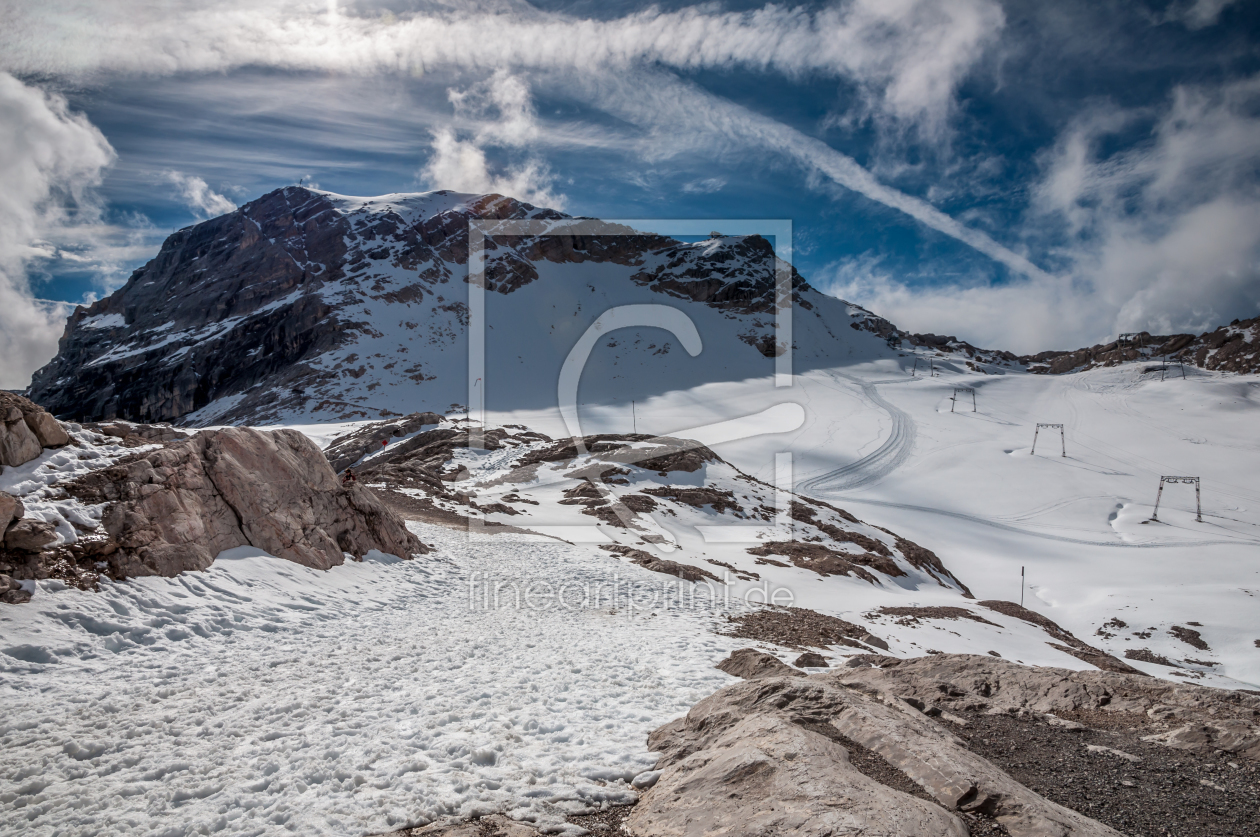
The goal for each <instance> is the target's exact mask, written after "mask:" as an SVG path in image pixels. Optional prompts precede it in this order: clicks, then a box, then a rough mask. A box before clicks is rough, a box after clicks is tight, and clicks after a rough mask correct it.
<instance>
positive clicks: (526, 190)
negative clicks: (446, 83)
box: [420, 128, 565, 209]
mask: <svg viewBox="0 0 1260 837" xmlns="http://www.w3.org/2000/svg"><path fill="white" fill-rule="evenodd" d="M420 177H421V179H422V180H423V181H424V183H425V185H427V186H428V187H429V188H432V189H452V190H454V191H456V192H472V193H474V194H485V193H488V192H496V193H498V194H500V195H509V196H511V197H515V198H520V199H521V200H524V201H527V202H529V203H532V204H535V205H537V206H546V207H550V208H552V209H560V208H563V206H564V203H565V196H564V195H560V194H555V193H553V192H552V181H553V178H552V175H551V172H550V170H549V169H548V168H547V167H546V165H545V164H543V163H541V162H540V161H538V160H529V161H526V162H525V163H523V164H521V165H518V166H514V167H509V168H507V169H506V170H505V171H503V172H502V173H494V172H492V171H491V169H490V164H489V162H488V161H487V160H486V152H485V151H483V150H482V149H481V147H480V146H479V145H477V143H476V142H474V141H473V140H461V139H458V138H457V137H456V136H455V132H454V131H453V130H451V129H449V128H441V129H438V131H437V132H436V133H434V135H433V153H432V155H431V156H430V157H429V161H428V162H427V163H426V164H425V165H424V168H422V169H421V170H420Z"/></svg>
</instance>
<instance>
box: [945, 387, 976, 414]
mask: <svg viewBox="0 0 1260 837" xmlns="http://www.w3.org/2000/svg"><path fill="white" fill-rule="evenodd" d="M960 392H962V393H967V392H969V393H971V412H973V413H974V412H975V411H976V390H975V387H954V394H953V395H951V396H950V397H949V411H950V412H951V413H952V412H954V404H955V403H956V402H957V401H958V393H960Z"/></svg>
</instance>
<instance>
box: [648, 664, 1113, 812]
mask: <svg viewBox="0 0 1260 837" xmlns="http://www.w3.org/2000/svg"><path fill="white" fill-rule="evenodd" d="M835 680H836V677H835V675H832V674H819V675H814V676H811V677H806V678H788V677H771V678H764V679H758V680H751V681H747V682H744V683H736V684H733V685H731V686H728V687H726V688H724V689H722V690H720V691H718V692H717V693H715V694H713V695H711V696H710V697H708V698H705V699H704V700H702V701H700V702H699V703H697V704H696V705H695V706H694V707H692V709H691V711H690V712H688V713H687V715H686V717H685V718H682V719H680V720H678V721H673V722H671V723H669V724H666V725H665V726H663V727H661V728H660V729H658V730H656V731H655V732H654V733H652V735H651V736H650V737H649V739H648V746H649V748H650V749H652V750H655V751H658V752H660V753H662V758H661V761H660V763H658V765H657V768H658V769H662V770H663V772H662V774H661V777H660V779H659V780H658V781H657V783H656V785H655V786H654V787H652V789H651V790H649V791H647V793H645V794H644V795H643V797H642V798H641V799H640V801H639V804H638V805H637V806H636V808H635V810H634V812H633V813H632V814H631V815H630V819H629V824H630V829H631V831H632V833H635V834H651V835H661V837H665V835H671V836H672V835H677V836H678V837H683V835H701V834H714V835H716V834H721V835H723V837H739V836H740V835H748V836H749V837H752V835H764V834H787V833H790V834H798V835H819V837H822V835H833V834H864V835H890V837H891V835H909V834H914V835H918V834H933V835H935V834H940V835H950V834H956V835H960V837H961V835H965V834H967V833H968V832H967V828H966V826H965V825H964V824H963V823H962V821H961V820H960V819H958V817H956V816H955V814H954V812H978V813H983V814H985V815H987V816H990V817H993V818H995V819H996V820H997V821H998V822H999V823H1000V824H1001V825H1002V826H1004V827H1005V828H1006V830H1007V832H1008V833H1009V834H1010V835H1012V837H1078V836H1079V837H1083V836H1084V835H1091V837H1119V832H1117V831H1115V830H1113V829H1111V828H1109V827H1107V826H1105V825H1103V824H1102V823H1099V822H1097V821H1095V820H1092V819H1090V818H1089V817H1086V816H1084V815H1082V814H1078V813H1077V812H1075V811H1072V810H1069V809H1067V808H1064V807H1063V806H1061V805H1057V804H1055V803H1053V802H1051V801H1049V800H1048V799H1045V798H1044V797H1042V796H1040V795H1039V794H1037V793H1035V792H1033V791H1032V790H1030V789H1028V788H1027V787H1025V786H1024V785H1022V784H1020V783H1019V782H1017V781H1016V780H1015V779H1013V778H1011V777H1010V776H1009V775H1008V774H1006V773H1005V772H1004V771H1002V770H1001V769H999V768H997V767H996V766H994V765H993V764H992V763H990V762H988V761H987V760H985V759H984V758H983V757H981V756H979V755H977V754H975V753H973V752H972V751H970V750H968V749H967V748H966V747H965V746H963V743H962V742H961V741H960V740H959V739H958V738H957V737H955V736H954V735H953V734H952V733H950V732H949V731H948V730H946V729H944V728H943V727H941V726H940V725H938V724H937V723H935V722H934V721H932V719H930V718H929V717H927V716H926V715H924V714H922V713H921V712H918V711H917V710H915V709H913V708H911V707H910V706H909V705H908V704H906V703H904V702H903V701H901V700H898V699H895V698H894V699H891V700H885V699H884V697H883V696H882V695H880V694H878V693H874V694H872V693H871V692H868V691H863V690H860V689H855V688H846V687H844V686H842V685H840V684H839V683H836V682H835ZM858 746H860V747H863V748H865V749H866V750H870V751H872V752H874V753H876V754H878V755H879V756H881V757H882V758H883V760H884V761H886V762H887V763H888V764H889V765H891V766H892V767H893V768H896V769H897V770H900V771H901V772H902V773H904V774H905V775H906V776H907V777H909V779H910V780H912V781H913V782H914V783H915V784H917V785H918V786H919V787H920V788H921V789H922V790H923V791H925V792H926V793H927V794H928V795H929V796H931V798H932V799H934V800H935V803H936V804H933V803H932V802H929V801H927V800H924V799H919V798H916V797H914V796H911V795H910V794H908V793H905V792H902V791H900V790H896V789H894V788H892V787H890V786H888V785H885V784H883V783H881V782H880V781H878V780H877V779H876V778H872V777H869V776H867V775H866V774H865V773H863V772H862V771H860V770H858V769H857V768H855V767H854V766H853V764H852V761H851V760H850V757H849V749H848V748H849V747H858Z"/></svg>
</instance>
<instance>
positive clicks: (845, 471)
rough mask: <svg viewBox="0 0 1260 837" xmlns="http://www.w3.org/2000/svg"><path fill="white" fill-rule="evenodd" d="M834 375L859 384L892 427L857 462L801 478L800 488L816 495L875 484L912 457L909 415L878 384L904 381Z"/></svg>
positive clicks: (832, 372)
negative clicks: (873, 449) (881, 440)
mask: <svg viewBox="0 0 1260 837" xmlns="http://www.w3.org/2000/svg"><path fill="white" fill-rule="evenodd" d="M826 374H828V375H830V376H831V377H832V378H843V379H845V380H846V381H849V382H851V383H854V384H857V386H858V387H860V388H861V390H862V395H863V396H865V397H866V398H867V399H868V400H869V401H870V402H871V403H872V404H874V405H875V406H876V407H878V408H879V409H881V410H883V411H884V412H886V413H888V417H889V418H890V419H891V420H892V429H891V430H890V431H889V434H888V438H887V439H885V440H884V443H883V444H882V445H880V446H879V447H878V448H877V449H876V450H875V451H874V452H873V453H871V454H869V455H868V456H864V457H862V458H861V459H859V460H857V461H856V462H851V463H850V464H848V465H845V466H843V467H841V468H837V469H835V470H834V471H829V472H827V473H825V474H822V475H820V476H817V477H812V478H810V479H806V480H802V481H801V482H800V483H798V484H797V490H798V491H801V492H803V493H805V494H810V495H815V496H827V495H830V494H834V493H836V492H840V491H849V490H851V489H854V488H861V487H863V486H868V485H873V484H875V483H877V482H879V481H880V480H882V479H883V478H884V477H886V476H888V475H889V474H891V473H892V472H893V471H895V470H897V468H899V467H901V465H902V464H903V463H904V462H905V461H906V460H907V459H909V458H910V453H911V451H913V450H914V437H915V426H914V419H913V418H911V416H910V414H909V413H907V412H906V411H905V410H902V409H901V408H900V407H897V406H896V405H894V404H890V403H889V402H888V401H887V400H886V399H885V398H884V397H883V396H882V395H880V394H879V390H877V389H876V388H875V387H876V386H877V385H879V384H886V383H904V382H903V381H864V380H862V379H861V378H858V377H856V376H853V375H846V374H845V373H843V372H838V371H836V370H834V369H832V370H828V371H827V373H826Z"/></svg>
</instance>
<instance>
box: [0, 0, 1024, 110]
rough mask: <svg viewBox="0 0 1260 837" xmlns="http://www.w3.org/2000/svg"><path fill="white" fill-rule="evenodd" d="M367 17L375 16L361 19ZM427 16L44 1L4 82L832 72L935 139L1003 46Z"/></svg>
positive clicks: (22, 28)
mask: <svg viewBox="0 0 1260 837" xmlns="http://www.w3.org/2000/svg"><path fill="white" fill-rule="evenodd" d="M364 7H365V8H370V7H368V6H366V5H365V6H364ZM486 8H487V7H485V6H480V7H477V6H474V7H472V8H471V9H461V8H451V7H450V6H436V7H434V6H430V7H429V8H428V9H426V10H421V11H415V12H411V13H408V14H406V15H398V16H395V15H394V14H391V13H384V12H382V13H371V14H369V13H359V14H352V13H349V12H348V11H346V10H342V11H341V12H338V11H337V4H336V3H335V2H333V3H331V4H330V3H328V2H324V1H323V0H320V2H315V1H314V0H224V2H217V3H213V4H212V3H206V2H199V3H191V4H189V3H186V4H178V5H173V4H165V3H162V4H155V3H152V2H148V0H109V2H96V3H91V2H83V1H82V0H76V2H73V3H70V2H68V0H47V1H46V2H42V3H28V4H20V5H18V6H16V7H13V8H11V9H10V10H9V12H8V14H7V15H6V19H5V28H4V30H3V31H0V67H3V68H5V69H9V70H10V71H15V72H21V73H41V74H51V75H76V76H77V75H90V74H94V73H97V72H101V71H104V72H122V73H145V74H170V73H177V72H221V71H224V70H230V69H233V68H236V67H243V66H270V67H283V68H288V69H298V70H335V71H340V72H354V73H378V72H400V73H410V74H420V73H424V72H426V71H428V70H431V69H446V68H455V69H479V70H484V71H493V70H495V69H499V68H509V69H514V70H522V69H524V70H528V69H537V70H573V71H578V72H592V71H599V70H618V69H624V68H627V67H631V66H635V65H642V66H662V67H668V68H672V69H676V70H696V69H736V68H742V69H751V70H762V71H775V72H780V73H785V74H789V75H793V76H799V75H802V74H807V73H822V74H827V75H832V76H836V77H841V78H844V79H847V80H849V81H851V82H853V83H854V84H855V85H857V87H858V89H860V90H861V91H862V92H863V94H864V96H865V98H866V99H867V101H868V103H869V104H870V105H871V107H873V108H874V109H876V110H877V111H878V112H879V113H881V114H884V115H887V116H888V117H889V118H891V119H894V120H900V121H903V122H905V121H918V122H921V123H923V124H925V125H930V126H938V125H939V124H940V123H941V121H942V120H943V119H944V118H945V117H946V116H947V114H948V112H949V110H950V108H951V107H952V101H953V94H954V90H955V89H956V87H957V85H958V84H959V83H960V81H961V80H962V79H963V78H964V77H965V76H966V75H967V73H968V72H969V71H970V69H971V67H972V66H973V65H974V63H975V62H976V61H977V60H978V58H979V57H980V55H981V53H982V52H983V50H984V49H985V48H986V47H987V46H988V45H989V44H990V43H991V42H992V41H993V40H994V39H995V37H996V35H997V33H998V32H999V31H1000V30H1001V28H1002V26H1003V23H1004V19H1003V14H1002V10H1001V6H1000V5H999V4H998V2H997V0H953V2H949V3H940V2H937V0H845V1H844V2H838V3H834V4H832V5H829V6H827V7H825V8H823V9H821V10H817V11H809V10H806V9H802V8H792V7H787V6H779V5H767V6H765V7H764V8H761V9H758V10H754V11H745V12H722V11H719V10H717V9H716V8H715V7H714V6H710V5H705V6H701V7H699V8H690V9H683V10H680V11H674V12H662V11H660V10H659V9H655V8H653V9H649V10H646V11H643V12H639V13H636V14H633V15H629V16H625V17H621V18H616V19H612V20H593V19H586V18H577V17H570V16H564V15H559V14H548V13H544V12H541V11H539V10H538V9H536V8H534V7H532V6H530V5H528V4H526V3H524V2H513V3H503V4H499V5H497V6H496V7H494V8H493V9H490V10H488V11H487V10H486Z"/></svg>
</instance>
